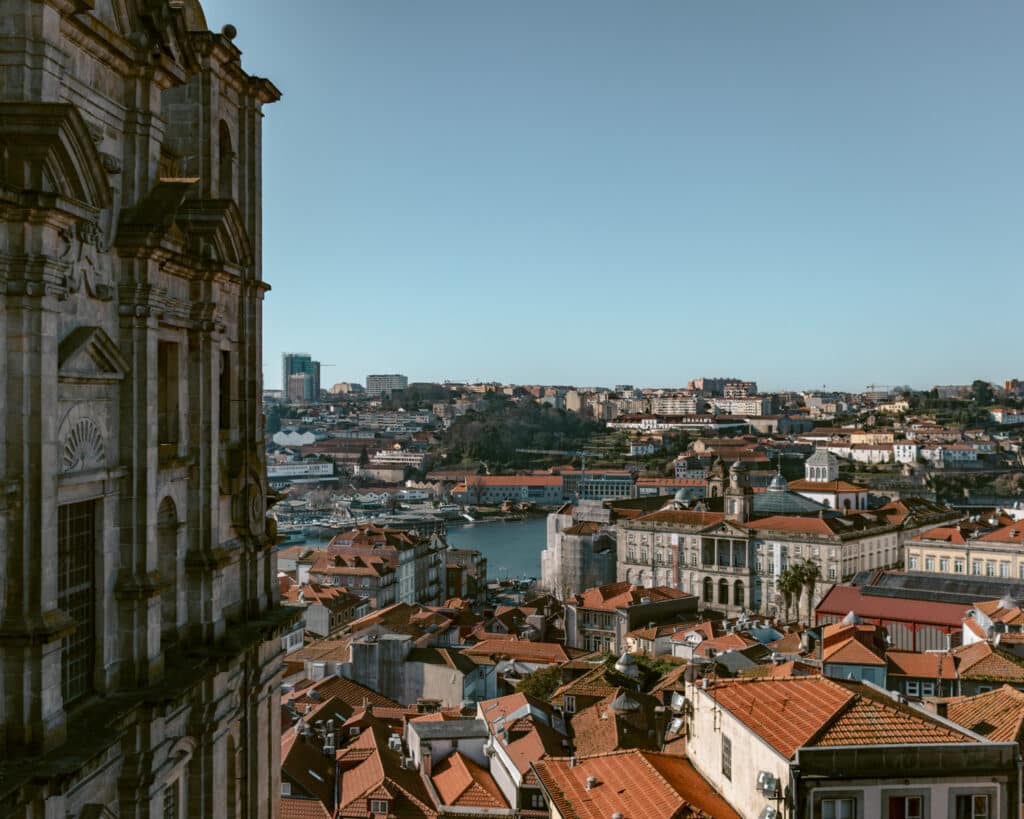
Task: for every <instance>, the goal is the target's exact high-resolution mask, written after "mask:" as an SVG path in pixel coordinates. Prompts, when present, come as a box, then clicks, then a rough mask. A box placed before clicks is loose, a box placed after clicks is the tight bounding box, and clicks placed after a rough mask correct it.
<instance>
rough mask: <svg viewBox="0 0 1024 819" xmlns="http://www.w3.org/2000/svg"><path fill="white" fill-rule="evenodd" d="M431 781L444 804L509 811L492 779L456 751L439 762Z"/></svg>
mask: <svg viewBox="0 0 1024 819" xmlns="http://www.w3.org/2000/svg"><path fill="white" fill-rule="evenodd" d="M430 778H431V781H433V783H434V787H435V788H436V789H437V794H438V796H440V797H441V802H442V804H444V805H453V806H455V807H460V808H497V809H501V810H507V809H508V803H507V802H506V801H505V798H504V797H503V796H502V795H501V791H500V790H499V788H498V785H497V783H496V782H495V781H494V777H492V776H491V774H490V773H489V772H488V771H485V770H484V769H483V768H481V767H480V766H479V765H477V764H476V763H475V762H474V761H473V760H472V759H470V758H469V757H467V756H464V755H463V754H462V753H460V752H459V751H455V752H454V753H452V754H450V755H449V756H447V757H446V758H445V759H444V760H442V761H441V762H440V763H438V764H437V765H436V766H435V767H434V770H433V772H432V774H431V777H430Z"/></svg>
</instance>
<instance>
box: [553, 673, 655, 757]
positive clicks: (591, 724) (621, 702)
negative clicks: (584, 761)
mask: <svg viewBox="0 0 1024 819" xmlns="http://www.w3.org/2000/svg"><path fill="white" fill-rule="evenodd" d="M659 705H661V702H660V701H659V700H658V699H656V698H655V697H652V696H649V695H647V694H639V693H636V692H631V691H626V690H625V689H623V688H618V689H616V690H615V691H614V692H613V693H611V694H609V695H608V696H607V697H605V698H604V699H602V700H600V701H599V702H597V703H595V704H594V705H591V706H589V707H587V708H584V709H583V710H581V711H577V712H576V713H575V714H573V715H572V720H571V724H572V732H573V748H574V750H575V751H576V754H577V756H593V755H595V754H601V753H607V752H609V751H618V750H625V749H627V748H641V749H645V750H649V751H656V750H658V746H657V737H656V735H655V733H654V728H655V726H654V720H655V714H654V709H655V708H657V707H658V706H659ZM648 732H650V733H648Z"/></svg>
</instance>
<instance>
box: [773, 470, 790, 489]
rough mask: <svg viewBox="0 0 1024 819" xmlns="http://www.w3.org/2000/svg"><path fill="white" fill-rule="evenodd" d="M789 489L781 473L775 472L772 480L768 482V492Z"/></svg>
mask: <svg viewBox="0 0 1024 819" xmlns="http://www.w3.org/2000/svg"><path fill="white" fill-rule="evenodd" d="M788 489H789V482H788V481H787V480H786V479H785V478H783V477H782V473H781V472H780V473H778V474H776V476H775V477H774V478H772V482H771V483H770V484H768V491H769V492H785V491H787V490H788Z"/></svg>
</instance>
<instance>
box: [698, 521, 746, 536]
mask: <svg viewBox="0 0 1024 819" xmlns="http://www.w3.org/2000/svg"><path fill="white" fill-rule="evenodd" d="M700 534H702V535H716V536H719V537H736V538H745V537H749V536H750V533H749V532H748V531H747V530H746V528H744V527H742V526H739V525H737V524H734V523H730V522H729V521H722V522H720V523H715V524H713V525H712V526H708V527H707V528H706V529H701V531H700Z"/></svg>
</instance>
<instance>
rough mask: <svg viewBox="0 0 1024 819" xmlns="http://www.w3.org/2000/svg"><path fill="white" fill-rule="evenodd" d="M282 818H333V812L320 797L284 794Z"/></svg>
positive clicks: (282, 798)
mask: <svg viewBox="0 0 1024 819" xmlns="http://www.w3.org/2000/svg"><path fill="white" fill-rule="evenodd" d="M280 819H331V812H330V811H329V810H327V808H325V807H324V806H323V803H321V802H320V800H319V799H301V798H299V797H293V796H282V797H281V812H280Z"/></svg>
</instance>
